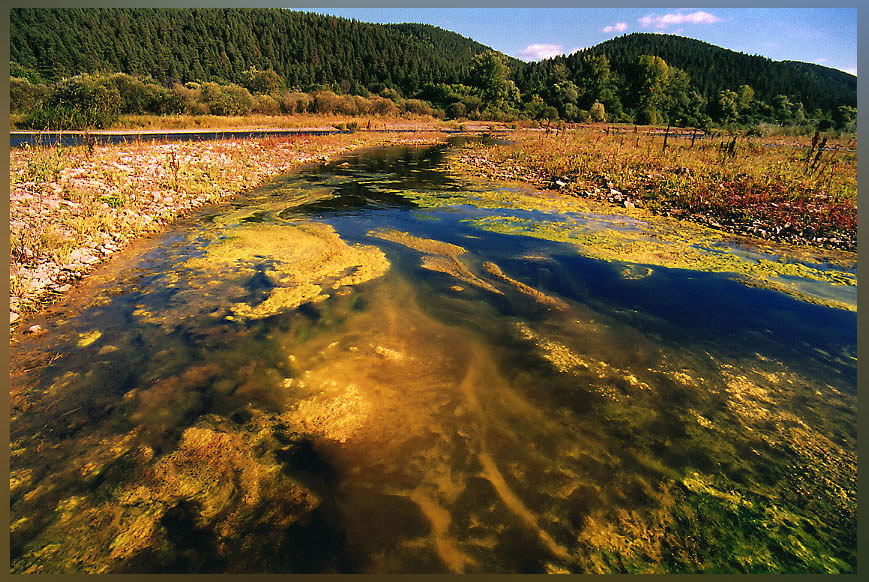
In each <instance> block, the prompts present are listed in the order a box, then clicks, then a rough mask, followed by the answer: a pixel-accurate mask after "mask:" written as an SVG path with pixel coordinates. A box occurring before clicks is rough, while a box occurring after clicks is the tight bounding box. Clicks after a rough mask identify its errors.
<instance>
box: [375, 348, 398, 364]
mask: <svg viewBox="0 0 869 582" xmlns="http://www.w3.org/2000/svg"><path fill="white" fill-rule="evenodd" d="M374 351H375V352H377V354H378V355H380V356H383V357H384V358H386V359H388V360H393V361H398V360H403V359H404V354H403V353H401V352H399V351H397V350H392V349H390V348H385V347H383V346H377V347H376V348H374Z"/></svg>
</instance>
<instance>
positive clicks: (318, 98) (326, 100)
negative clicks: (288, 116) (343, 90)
mask: <svg viewBox="0 0 869 582" xmlns="http://www.w3.org/2000/svg"><path fill="white" fill-rule="evenodd" d="M311 97H312V98H313V106H312V107H313V112H314V113H320V114H326V113H337V112H338V111H340V109H341V98H340V97H339V96H338V95H336V94H335V93H334V92H332V91H314V93H313V95H312V96H311Z"/></svg>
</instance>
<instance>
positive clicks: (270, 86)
mask: <svg viewBox="0 0 869 582" xmlns="http://www.w3.org/2000/svg"><path fill="white" fill-rule="evenodd" d="M241 78H242V85H244V87H245V88H246V89H247V90H248V91H250V92H251V93H255V94H260V95H279V94H280V92H281V90H282V89H283V88H284V87H285V83H284V79H283V78H282V77H281V76H280V75H279V74H277V73H276V72H275V71H274V70H272V69H266V70H265V71H260V70H259V69H257V68H256V67H253V66H252V67H251V68H249V69H248V70H246V71H244V72H243V73H242V74H241Z"/></svg>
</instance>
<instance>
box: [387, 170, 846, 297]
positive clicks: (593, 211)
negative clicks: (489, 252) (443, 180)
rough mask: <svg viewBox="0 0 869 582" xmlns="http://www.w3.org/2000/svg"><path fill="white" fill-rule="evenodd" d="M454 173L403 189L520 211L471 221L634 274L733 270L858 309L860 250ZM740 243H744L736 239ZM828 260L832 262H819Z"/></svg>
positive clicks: (430, 201) (745, 278) (414, 196)
mask: <svg viewBox="0 0 869 582" xmlns="http://www.w3.org/2000/svg"><path fill="white" fill-rule="evenodd" d="M450 175H451V176H452V178H453V179H454V180H455V181H457V182H460V183H462V184H463V186H464V187H463V189H461V190H457V191H453V190H450V191H440V192H433V191H422V192H420V191H414V190H407V191H404V192H403V193H402V194H403V195H404V196H406V197H408V198H410V199H411V200H413V201H414V202H415V203H416V204H418V205H420V206H421V207H423V208H432V209H443V208H448V207H450V206H463V205H467V206H473V207H475V208H478V209H487V210H497V209H502V210H509V211H514V212H512V213H511V214H509V215H502V216H497V215H495V216H492V215H488V216H485V217H482V218H478V219H471V220H469V221H468V223H469V224H471V225H473V226H474V227H476V228H479V229H481V230H486V231H489V232H496V233H499V234H510V235H521V236H530V237H535V238H540V239H544V240H549V241H554V242H567V243H570V244H572V245H574V246H575V247H576V248H577V250H578V252H579V253H580V254H582V255H584V256H587V257H590V258H595V259H601V260H606V261H611V262H621V263H625V264H627V265H626V268H627V269H629V270H630V271H631V272H632V274H631V275H629V276H630V277H635V276H637V274H638V273H641V272H642V271H641V270H638V269H637V268H636V267H635V266H631V264H634V265H643V266H651V267H655V266H658V267H666V268H678V269H691V270H696V271H703V272H714V273H733V274H735V275H736V276H737V277H738V279H739V280H740V281H741V282H743V283H745V284H747V285H752V286H759V287H764V288H768V289H773V290H776V291H780V292H783V293H787V294H789V295H791V296H793V297H796V298H798V299H800V300H803V301H807V302H811V303H816V304H819V305H824V306H828V307H834V308H837V309H845V310H850V311H856V309H857V305H856V293H854V292H853V290H847V288H849V287H855V286H856V285H857V276H856V274H855V273H854V272H852V269H853V267H854V265H855V264H856V254H855V253H850V252H846V251H832V250H822V249H813V248H810V247H800V246H795V245H788V244H784V243H782V244H773V243H770V242H767V241H761V240H754V239H746V238H745V237H739V236H736V235H733V236H731V235H727V234H725V233H722V232H720V231H716V230H713V229H711V228H708V227H705V226H702V225H699V224H696V223H693V222H688V221H680V220H677V219H674V218H670V217H665V216H657V215H654V214H653V213H651V212H649V211H648V210H645V209H643V208H618V209H616V208H614V207H612V206H611V205H607V204H604V203H601V202H598V201H595V200H592V199H587V198H580V197H576V196H568V195H564V194H561V193H557V192H551V191H537V190H534V189H532V188H529V187H528V186H527V185H525V184H513V183H504V184H503V185H501V184H498V183H497V182H493V181H491V180H483V179H480V178H477V177H475V176H472V175H470V174H468V173H467V172H462V171H461V168H460V167H459V166H455V165H454V166H453V167H452V170H451V172H450ZM493 184H495V185H494V186H493ZM515 211H518V212H519V214H517V213H516V212H515ZM523 212H524V213H532V212H535V213H545V214H549V215H552V218H542V219H541V218H539V217H538V216H534V217H531V216H529V217H523V216H522V215H521V213H523ZM734 241H744V242H740V243H738V244H734ZM740 246H742V247H749V248H756V249H758V250H759V252H760V253H767V254H768V255H769V256H771V257H774V258H776V260H771V259H770V258H764V257H762V256H753V255H757V254H758V253H751V252H745V251H744V250H741V249H740ZM824 263H826V264H828V265H829V268H818V267H817V266H813V265H817V264H824ZM789 279H790V280H789ZM812 281H816V282H820V283H823V284H824V285H825V286H826V288H824V289H822V290H821V289H819V288H818V287H813V286H811V285H807V284H805V282H812ZM831 288H832V289H833V290H832V291H831ZM837 289H841V291H837Z"/></svg>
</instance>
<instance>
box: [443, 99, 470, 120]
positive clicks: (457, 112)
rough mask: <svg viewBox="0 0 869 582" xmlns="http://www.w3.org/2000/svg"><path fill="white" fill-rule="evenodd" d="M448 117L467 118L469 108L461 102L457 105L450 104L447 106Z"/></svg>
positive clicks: (457, 102) (456, 103)
mask: <svg viewBox="0 0 869 582" xmlns="http://www.w3.org/2000/svg"><path fill="white" fill-rule="evenodd" d="M446 113H447V117H449V118H450V119H459V118H462V117H465V116H466V115H467V114H468V108H467V106H466V105H465V104H464V103H462V102H461V101H456V102H455V103H450V104H449V105H448V106H447V111H446Z"/></svg>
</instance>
